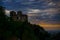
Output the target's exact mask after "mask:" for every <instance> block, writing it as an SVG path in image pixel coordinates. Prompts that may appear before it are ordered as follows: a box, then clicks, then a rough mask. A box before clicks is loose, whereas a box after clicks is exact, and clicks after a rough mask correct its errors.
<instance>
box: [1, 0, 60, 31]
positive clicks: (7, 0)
mask: <svg viewBox="0 0 60 40" xmlns="http://www.w3.org/2000/svg"><path fill="white" fill-rule="evenodd" d="M0 5H2V6H4V7H6V10H5V11H6V15H9V12H10V11H11V10H14V11H18V10H20V11H22V12H23V14H27V15H28V21H29V22H31V23H32V24H38V25H40V26H42V27H44V29H46V30H59V29H60V0H1V1H0Z"/></svg>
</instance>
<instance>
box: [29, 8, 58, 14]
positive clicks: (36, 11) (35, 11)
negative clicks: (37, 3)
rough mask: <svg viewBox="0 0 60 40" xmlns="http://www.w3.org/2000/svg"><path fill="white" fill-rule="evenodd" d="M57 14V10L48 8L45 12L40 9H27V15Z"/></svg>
mask: <svg viewBox="0 0 60 40" xmlns="http://www.w3.org/2000/svg"><path fill="white" fill-rule="evenodd" d="M57 12H59V9H55V8H49V9H45V10H40V9H28V13H48V14H55V13H57Z"/></svg>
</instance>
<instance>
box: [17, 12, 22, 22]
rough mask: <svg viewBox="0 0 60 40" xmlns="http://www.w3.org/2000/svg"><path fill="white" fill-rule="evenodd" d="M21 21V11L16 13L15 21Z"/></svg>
mask: <svg viewBox="0 0 60 40" xmlns="http://www.w3.org/2000/svg"><path fill="white" fill-rule="evenodd" d="M21 20H22V11H17V21H21Z"/></svg>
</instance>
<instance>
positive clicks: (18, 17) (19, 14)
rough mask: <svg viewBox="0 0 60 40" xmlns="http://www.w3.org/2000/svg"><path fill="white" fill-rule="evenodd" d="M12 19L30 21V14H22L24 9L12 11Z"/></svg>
mask: <svg viewBox="0 0 60 40" xmlns="http://www.w3.org/2000/svg"><path fill="white" fill-rule="evenodd" d="M10 20H13V21H21V22H24V21H28V16H27V15H25V14H22V11H17V12H15V11H10Z"/></svg>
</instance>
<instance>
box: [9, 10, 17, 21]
mask: <svg viewBox="0 0 60 40" xmlns="http://www.w3.org/2000/svg"><path fill="white" fill-rule="evenodd" d="M10 20H13V21H17V15H16V12H14V11H11V12H10Z"/></svg>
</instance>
